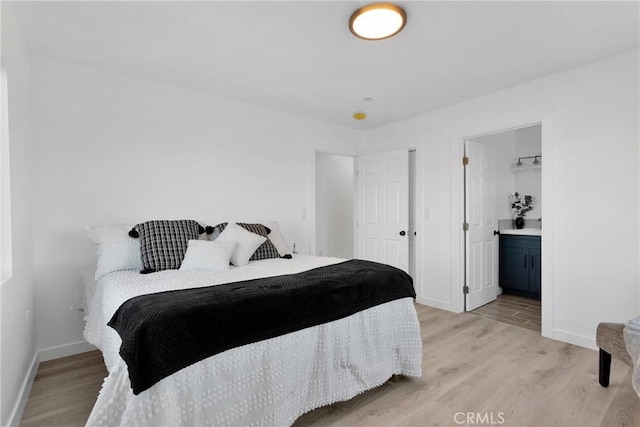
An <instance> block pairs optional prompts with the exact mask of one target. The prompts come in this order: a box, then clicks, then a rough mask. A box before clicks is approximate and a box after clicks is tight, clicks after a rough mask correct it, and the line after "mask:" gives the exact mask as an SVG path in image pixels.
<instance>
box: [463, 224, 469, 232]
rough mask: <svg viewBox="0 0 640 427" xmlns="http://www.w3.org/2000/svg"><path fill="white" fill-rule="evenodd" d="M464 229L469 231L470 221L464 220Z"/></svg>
mask: <svg viewBox="0 0 640 427" xmlns="http://www.w3.org/2000/svg"><path fill="white" fill-rule="evenodd" d="M462 229H463V230H464V231H469V223H468V222H463V223H462Z"/></svg>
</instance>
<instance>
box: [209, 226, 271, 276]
mask: <svg viewBox="0 0 640 427" xmlns="http://www.w3.org/2000/svg"><path fill="white" fill-rule="evenodd" d="M215 241H216V242H235V247H234V248H233V254H232V255H231V263H232V264H233V265H235V266H236V267H243V266H245V265H247V264H249V260H250V258H251V255H253V253H254V252H255V251H256V249H258V247H259V246H260V245H262V244H263V243H264V242H266V241H267V238H266V237H264V236H260V235H258V234H256V233H251V232H250V231H247V230H246V229H244V228H242V227H240V226H239V225H238V224H235V223H233V222H231V223H229V224H226V226H225V229H224V231H223V232H222V233H220V235H219V236H218V238H217V239H216V240H215Z"/></svg>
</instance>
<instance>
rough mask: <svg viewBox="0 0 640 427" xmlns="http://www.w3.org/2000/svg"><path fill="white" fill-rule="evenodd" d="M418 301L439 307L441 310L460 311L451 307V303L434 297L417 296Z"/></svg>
mask: <svg viewBox="0 0 640 427" xmlns="http://www.w3.org/2000/svg"><path fill="white" fill-rule="evenodd" d="M416 302H417V303H418V304H422V305H428V306H429V307H433V308H439V309H440V310H446V311H451V312H453V313H459V312H458V311H456V310H454V309H453V308H452V307H451V304H450V303H448V302H445V301H440V300H437V299H432V298H420V297H417V298H416Z"/></svg>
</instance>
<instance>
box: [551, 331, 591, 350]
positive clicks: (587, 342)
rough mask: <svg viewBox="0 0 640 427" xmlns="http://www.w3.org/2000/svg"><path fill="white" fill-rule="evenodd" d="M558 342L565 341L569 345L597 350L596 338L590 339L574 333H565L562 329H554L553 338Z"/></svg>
mask: <svg viewBox="0 0 640 427" xmlns="http://www.w3.org/2000/svg"><path fill="white" fill-rule="evenodd" d="M551 338H553V339H555V340H558V341H563V342H566V343H569V344H574V345H578V346H580V347H585V348H589V349H591V350H597V349H598V346H597V345H596V339H595V337H588V336H586V335H578V334H576V333H573V332H569V331H563V330H562V329H554V330H553V336H552V337H551Z"/></svg>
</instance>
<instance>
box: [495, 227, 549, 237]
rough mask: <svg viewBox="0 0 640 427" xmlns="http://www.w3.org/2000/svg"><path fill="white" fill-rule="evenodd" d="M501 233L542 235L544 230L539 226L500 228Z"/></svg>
mask: <svg viewBox="0 0 640 427" xmlns="http://www.w3.org/2000/svg"><path fill="white" fill-rule="evenodd" d="M500 234H515V235H518V236H542V230H540V229H539V228H522V229H520V230H518V229H507V230H500Z"/></svg>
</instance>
